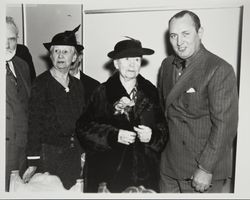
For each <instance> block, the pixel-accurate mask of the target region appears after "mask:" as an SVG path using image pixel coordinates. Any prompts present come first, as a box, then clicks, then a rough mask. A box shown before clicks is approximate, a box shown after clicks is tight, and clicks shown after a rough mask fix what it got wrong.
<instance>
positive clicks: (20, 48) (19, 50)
mask: <svg viewBox="0 0 250 200" xmlns="http://www.w3.org/2000/svg"><path fill="white" fill-rule="evenodd" d="M16 56H18V57H20V58H22V59H23V60H25V61H26V62H27V64H28V66H29V70H30V80H31V83H33V81H34V80H35V78H36V71H35V67H34V64H33V60H32V56H31V54H30V52H29V49H28V47H26V46H25V45H23V44H17V47H16Z"/></svg>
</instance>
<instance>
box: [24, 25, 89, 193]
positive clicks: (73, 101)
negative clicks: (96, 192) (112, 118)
mask: <svg viewBox="0 0 250 200" xmlns="http://www.w3.org/2000/svg"><path fill="white" fill-rule="evenodd" d="M78 29H79V26H78V27H77V28H75V29H74V30H73V31H65V32H62V33H58V34H56V35H55V36H54V37H53V39H52V41H51V42H49V43H44V46H45V48H46V49H47V50H48V51H49V54H50V59H51V61H52V64H53V66H52V67H51V69H49V70H47V71H45V72H44V73H42V74H41V75H39V76H38V77H37V78H36V79H35V82H34V84H33V87H32V90H31V98H30V106H29V131H28V145H27V146H28V147H27V155H28V156H27V159H28V164H29V168H28V170H27V171H26V173H25V174H24V176H23V178H24V180H25V181H28V180H29V178H30V176H31V174H32V173H33V172H34V170H35V169H36V168H37V167H38V169H37V170H38V172H49V173H50V174H53V175H57V176H58V177H59V178H60V179H61V181H62V183H63V185H64V187H65V188H66V189H69V188H70V187H71V186H73V185H74V184H75V183H76V179H78V178H80V171H81V162H80V155H81V153H82V150H81V147H80V145H79V143H78V140H77V137H76V134H75V122H76V120H77V119H78V118H79V117H80V114H81V111H82V109H83V107H84V106H85V103H84V96H83V95H84V94H83V92H82V91H83V88H82V87H83V86H82V84H81V82H80V81H79V80H78V79H76V78H74V77H72V76H71V75H70V74H69V70H70V67H71V64H72V63H73V62H75V60H76V57H77V55H76V53H77V52H80V51H82V50H83V46H82V45H79V44H77V41H76V36H75V32H76V31H77V30H78Z"/></svg>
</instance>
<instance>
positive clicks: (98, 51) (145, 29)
mask: <svg viewBox="0 0 250 200" xmlns="http://www.w3.org/2000/svg"><path fill="white" fill-rule="evenodd" d="M180 9H181V8H179V9H171V10H170V9H165V10H163V9H162V10H158V9H155V10H147V9H145V8H141V9H138V10H134V11H133V12H131V9H127V10H126V11H124V10H121V9H114V10H106V11H105V12H102V11H103V10H99V11H98V10H95V11H94V10H92V11H86V12H85V15H84V16H83V17H84V24H85V27H86V28H85V29H84V46H85V51H84V55H85V59H84V70H85V72H86V73H87V74H89V75H91V76H93V77H95V78H97V79H98V80H100V81H101V82H103V81H105V80H107V78H108V77H109V76H110V73H109V70H107V68H108V67H109V66H110V59H109V58H108V57H107V53H108V52H109V51H111V50H113V48H114V45H115V44H116V43H117V42H118V41H120V40H123V39H126V38H125V37H124V36H130V37H133V38H135V39H139V40H141V42H142V45H143V46H145V47H149V48H152V49H154V50H155V54H153V55H152V56H144V58H145V59H146V60H147V62H148V63H147V65H146V66H145V67H143V68H142V69H141V74H143V75H144V76H145V77H146V78H147V79H149V80H150V81H151V82H153V83H154V84H156V81H157V74H158V70H159V67H160V65H161V62H162V60H163V59H164V58H165V57H166V56H167V54H168V52H167V49H169V48H170V45H169V44H167V43H166V41H168V40H167V37H166V31H167V28H168V20H169V19H170V18H171V16H173V15H174V14H175V13H176V12H178V11H180ZM193 11H194V12H195V13H197V14H198V16H199V17H200V20H201V23H202V26H203V27H204V30H205V31H204V35H203V42H204V44H205V47H206V48H208V49H209V50H210V51H212V52H213V53H215V54H217V55H219V56H221V57H222V58H224V59H225V60H226V61H228V62H229V63H230V64H231V65H232V66H233V67H234V69H235V71H237V67H238V66H237V62H238V39H239V34H238V33H239V21H240V20H239V16H240V15H239V14H240V8H238V7H236V8H219V9H218V8H207V9H206V8H203V7H201V8H196V9H194V10H193ZM215 22H216V23H215ZM222 24H223V28H222ZM97 71H98V72H99V73H96V72H97Z"/></svg>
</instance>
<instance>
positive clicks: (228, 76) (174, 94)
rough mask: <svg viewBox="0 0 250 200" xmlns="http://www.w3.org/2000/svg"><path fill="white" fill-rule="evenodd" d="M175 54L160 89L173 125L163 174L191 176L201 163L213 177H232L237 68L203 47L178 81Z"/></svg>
mask: <svg viewBox="0 0 250 200" xmlns="http://www.w3.org/2000/svg"><path fill="white" fill-rule="evenodd" d="M173 59H174V56H169V57H168V58H166V59H165V60H164V61H163V62H162V66H161V69H160V73H159V82H158V88H159V93H160V100H161V104H162V107H163V109H164V111H165V117H166V121H167V124H168V128H169V141H168V142H167V145H166V147H165V149H164V151H163V153H162V157H161V158H162V159H161V173H163V174H165V175H168V176H170V177H173V178H177V179H187V178H190V177H191V176H192V175H193V173H194V171H195V170H196V169H197V166H198V164H200V165H201V166H202V167H203V168H204V169H206V170H208V171H210V172H212V174H213V179H224V178H227V177H228V176H229V175H230V173H231V166H232V161H231V159H232V153H231V152H232V142H233V139H234V138H235V135H236V132H237V124H238V92H237V81H236V76H235V73H234V70H233V68H232V66H231V65H230V64H228V63H227V62H226V61H224V60H223V59H221V58H219V57H218V56H216V55H214V54H212V53H211V52H209V51H207V50H206V49H205V47H204V46H203V45H202V44H201V48H200V50H199V51H198V52H197V54H196V55H194V56H193V57H192V58H191V61H190V64H189V65H188V66H187V67H186V69H185V71H184V72H183V74H182V76H181V77H180V79H179V80H178V82H177V83H174V67H175V66H174V65H173Z"/></svg>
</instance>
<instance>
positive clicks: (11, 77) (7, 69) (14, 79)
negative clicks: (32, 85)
mask: <svg viewBox="0 0 250 200" xmlns="http://www.w3.org/2000/svg"><path fill="white" fill-rule="evenodd" d="M6 72H7V75H9V76H10V79H11V81H13V82H14V83H15V85H17V79H16V77H15V75H14V74H13V72H12V71H11V69H10V65H9V63H8V62H6Z"/></svg>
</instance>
